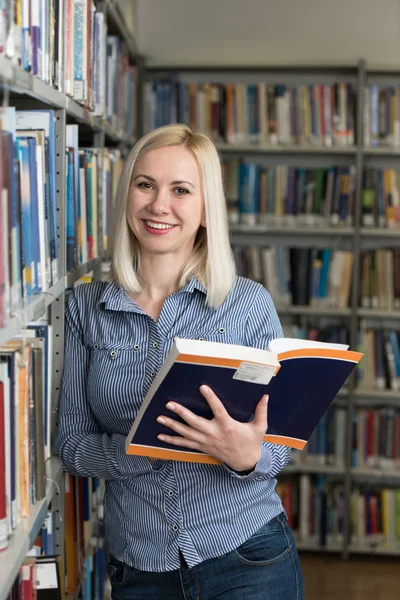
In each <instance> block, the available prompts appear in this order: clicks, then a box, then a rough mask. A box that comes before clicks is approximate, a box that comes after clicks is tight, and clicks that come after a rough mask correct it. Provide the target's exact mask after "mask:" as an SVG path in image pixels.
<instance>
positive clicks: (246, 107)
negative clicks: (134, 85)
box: [144, 72, 356, 148]
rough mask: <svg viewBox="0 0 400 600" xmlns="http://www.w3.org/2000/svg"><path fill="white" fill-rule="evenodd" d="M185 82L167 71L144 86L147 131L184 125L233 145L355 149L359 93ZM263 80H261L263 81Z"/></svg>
mask: <svg viewBox="0 0 400 600" xmlns="http://www.w3.org/2000/svg"><path fill="white" fill-rule="evenodd" d="M256 78H257V76H255V78H254V79H255V81H254V83H242V82H239V81H238V82H234V81H230V82H228V83H222V82H220V83H217V82H208V81H207V80H206V79H207V75H206V74H205V76H204V81H203V82H201V83H194V82H189V83H186V82H183V81H180V80H179V75H178V74H176V73H171V72H168V74H167V75H165V76H163V77H162V79H161V80H157V79H156V77H155V78H154V80H153V81H147V82H146V83H145V84H144V104H145V129H146V131H150V130H151V129H155V128H156V127H160V126H162V125H167V124H169V123H175V122H177V121H178V122H180V123H185V124H187V125H189V126H190V127H191V128H192V129H193V130H195V131H201V132H203V133H205V134H207V135H209V136H211V137H212V138H213V139H214V140H215V141H216V142H225V143H227V144H229V145H235V144H238V145H240V144H250V145H260V146H263V145H264V146H278V145H283V146H284V145H299V146H316V147H318V146H325V147H327V148H330V147H332V146H339V147H346V146H353V145H354V140H355V104H356V103H355V88H354V85H353V84H352V83H347V82H344V81H338V82H337V83H334V84H332V85H324V84H317V85H311V84H301V85H287V84H285V83H283V82H282V83H281V82H279V83H276V84H272V83H267V82H265V81H257V79H256ZM258 79H262V76H261V75H260V76H258Z"/></svg>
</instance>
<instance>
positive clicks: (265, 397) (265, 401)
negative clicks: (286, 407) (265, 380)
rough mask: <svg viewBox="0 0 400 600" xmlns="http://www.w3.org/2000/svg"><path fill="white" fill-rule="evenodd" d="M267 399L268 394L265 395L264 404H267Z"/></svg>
mask: <svg viewBox="0 0 400 600" xmlns="http://www.w3.org/2000/svg"><path fill="white" fill-rule="evenodd" d="M268 400H269V396H268V394H266V395H265V404H268Z"/></svg>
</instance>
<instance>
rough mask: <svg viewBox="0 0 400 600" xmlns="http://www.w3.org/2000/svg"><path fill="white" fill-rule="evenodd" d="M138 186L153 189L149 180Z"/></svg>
mask: <svg viewBox="0 0 400 600" xmlns="http://www.w3.org/2000/svg"><path fill="white" fill-rule="evenodd" d="M138 187H140V188H142V189H143V190H151V187H152V186H151V183H149V182H148V181H141V182H140V183H139V184H138Z"/></svg>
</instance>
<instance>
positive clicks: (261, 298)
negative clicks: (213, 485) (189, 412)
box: [225, 285, 291, 479]
mask: <svg viewBox="0 0 400 600" xmlns="http://www.w3.org/2000/svg"><path fill="white" fill-rule="evenodd" d="M245 331H246V339H245V343H246V345H247V346H251V347H253V348H260V349H262V350H265V349H266V348H267V346H268V343H269V342H270V341H271V340H273V339H276V338H279V337H283V330H282V326H281V323H280V320H279V317H278V314H277V312H276V309H275V306H274V303H273V301H272V298H271V296H270V294H269V293H268V292H267V290H266V289H265V288H264V287H263V286H262V285H260V286H259V288H258V290H257V293H256V296H255V299H254V302H253V304H252V306H251V308H250V311H249V314H248V317H247V321H246V323H245ZM260 400H261V398H260ZM290 454H291V449H290V448H289V447H288V446H280V445H277V444H271V443H270V442H263V444H262V448H261V457H260V460H259V461H258V463H257V464H256V466H255V467H254V469H253V470H252V471H249V472H246V473H238V472H236V471H233V470H232V469H230V468H229V467H228V466H227V465H225V467H226V468H227V469H228V471H229V472H230V473H231V475H232V476H233V477H240V478H246V479H272V478H274V477H276V475H277V474H278V473H279V472H280V471H282V469H283V468H284V467H285V466H286V465H287V464H288V462H289V459H290Z"/></svg>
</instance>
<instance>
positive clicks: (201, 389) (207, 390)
mask: <svg viewBox="0 0 400 600" xmlns="http://www.w3.org/2000/svg"><path fill="white" fill-rule="evenodd" d="M200 391H201V392H203V394H208V392H209V391H210V388H209V387H208V386H206V385H201V386H200Z"/></svg>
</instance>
